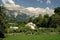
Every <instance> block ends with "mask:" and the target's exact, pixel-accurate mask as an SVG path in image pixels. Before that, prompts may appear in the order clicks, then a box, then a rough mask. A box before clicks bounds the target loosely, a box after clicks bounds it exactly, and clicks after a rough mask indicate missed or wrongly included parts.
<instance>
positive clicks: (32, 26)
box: [26, 22, 36, 29]
mask: <svg viewBox="0 0 60 40" xmlns="http://www.w3.org/2000/svg"><path fill="white" fill-rule="evenodd" d="M26 26H29V27H30V28H31V29H35V26H36V25H35V24H33V23H32V22H29V23H28V24H26Z"/></svg>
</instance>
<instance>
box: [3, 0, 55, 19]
mask: <svg viewBox="0 0 60 40" xmlns="http://www.w3.org/2000/svg"><path fill="white" fill-rule="evenodd" d="M2 3H3V5H4V7H5V8H6V9H7V10H6V12H7V16H8V17H9V18H10V17H12V16H14V17H15V18H16V19H23V20H25V19H28V18H30V17H38V16H39V14H42V15H45V14H48V15H49V16H51V15H52V14H54V10H53V9H50V8H49V7H46V8H40V7H38V8H34V7H23V6H21V5H17V4H15V3H14V1H13V0H2Z"/></svg>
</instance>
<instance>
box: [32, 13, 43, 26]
mask: <svg viewBox="0 0 60 40" xmlns="http://www.w3.org/2000/svg"><path fill="white" fill-rule="evenodd" d="M42 21H43V17H42V15H41V14H40V15H39V16H38V17H36V18H34V20H33V23H34V24H36V25H37V26H38V27H41V26H42V25H41V23H42Z"/></svg>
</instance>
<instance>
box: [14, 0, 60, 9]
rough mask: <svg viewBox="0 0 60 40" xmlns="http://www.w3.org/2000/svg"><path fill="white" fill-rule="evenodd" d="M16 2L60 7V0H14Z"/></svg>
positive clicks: (24, 4)
mask: <svg viewBox="0 0 60 40" xmlns="http://www.w3.org/2000/svg"><path fill="white" fill-rule="evenodd" d="M14 1H15V3H16V4H19V5H22V6H25V7H41V8H46V7H49V8H52V9H53V8H55V7H60V0H14Z"/></svg>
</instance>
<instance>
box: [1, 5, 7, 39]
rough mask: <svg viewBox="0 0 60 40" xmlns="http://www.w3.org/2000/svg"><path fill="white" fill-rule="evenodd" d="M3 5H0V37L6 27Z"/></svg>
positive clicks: (2, 36)
mask: <svg viewBox="0 0 60 40" xmlns="http://www.w3.org/2000/svg"><path fill="white" fill-rule="evenodd" d="M4 9H5V8H4V7H3V6H0V38H4V32H5V27H6V14H5V12H4Z"/></svg>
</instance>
